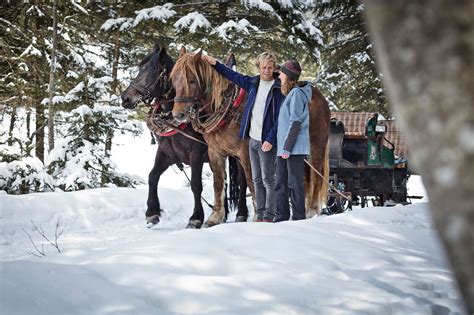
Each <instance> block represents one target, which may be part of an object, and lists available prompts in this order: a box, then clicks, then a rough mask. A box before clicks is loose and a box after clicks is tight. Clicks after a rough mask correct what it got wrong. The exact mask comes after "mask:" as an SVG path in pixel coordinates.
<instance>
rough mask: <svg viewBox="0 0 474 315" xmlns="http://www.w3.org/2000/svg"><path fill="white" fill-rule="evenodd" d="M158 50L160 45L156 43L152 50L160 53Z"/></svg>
mask: <svg viewBox="0 0 474 315" xmlns="http://www.w3.org/2000/svg"><path fill="white" fill-rule="evenodd" d="M160 49H161V47H160V44H158V42H156V43H155V47H153V50H156V51H160Z"/></svg>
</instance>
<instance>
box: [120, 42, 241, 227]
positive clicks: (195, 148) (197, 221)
mask: <svg viewBox="0 0 474 315" xmlns="http://www.w3.org/2000/svg"><path fill="white" fill-rule="evenodd" d="M173 66H174V61H173V60H172V59H171V57H170V56H169V55H168V54H167V53H166V50H165V49H164V48H160V46H159V45H156V46H155V47H154V49H153V51H152V52H151V53H150V54H148V55H147V56H146V57H145V58H144V59H143V60H142V61H141V62H140V64H139V73H138V75H137V77H136V78H135V79H134V80H133V81H132V83H131V84H130V86H129V87H128V88H127V89H126V90H125V91H124V92H123V93H122V95H121V97H122V106H123V107H125V108H134V107H135V106H136V105H137V104H138V103H139V102H140V101H143V102H145V103H147V104H149V103H150V102H151V101H152V100H153V99H154V100H155V102H157V101H158V102H159V104H160V111H161V112H162V113H164V114H166V113H169V114H170V115H171V110H172V108H173V97H174V96H175V92H174V89H173V87H172V85H171V83H170V81H169V76H170V72H171V70H172V69H173ZM183 131H184V132H185V133H186V134H188V135H190V136H192V137H194V138H196V139H200V140H202V139H203V138H202V136H201V135H200V134H198V133H196V132H195V131H194V130H193V129H192V127H191V126H189V125H188V126H186V128H185V129H184V130H183ZM155 136H156V137H157V139H158V150H157V152H156V157H155V163H154V166H153V169H152V170H151V172H150V174H149V177H148V200H147V211H146V220H147V222H149V223H151V224H156V223H158V222H159V218H160V214H161V211H162V210H161V207H160V201H159V199H158V181H159V180H160V176H161V174H163V172H164V171H165V170H166V169H167V168H168V167H169V166H170V165H173V164H179V163H185V164H187V165H190V166H191V189H192V192H193V194H194V210H193V214H192V216H191V217H190V218H189V223H188V226H187V227H188V228H200V227H201V225H202V224H203V222H204V211H203V207H202V203H201V193H202V168H203V163H204V162H208V153H207V146H206V145H205V144H203V143H201V142H198V141H195V140H193V139H191V138H189V137H187V136H185V135H183V134H181V133H176V134H174V135H172V136H160V135H155ZM239 182H240V185H241V194H240V195H242V194H245V190H246V186H245V185H246V183H245V180H243V183H242V176H240V178H239ZM238 208H239V211H238V212H237V221H245V220H246V219H247V216H248V209H247V205H246V201H245V196H244V197H243V198H242V197H240V198H239V204H238Z"/></svg>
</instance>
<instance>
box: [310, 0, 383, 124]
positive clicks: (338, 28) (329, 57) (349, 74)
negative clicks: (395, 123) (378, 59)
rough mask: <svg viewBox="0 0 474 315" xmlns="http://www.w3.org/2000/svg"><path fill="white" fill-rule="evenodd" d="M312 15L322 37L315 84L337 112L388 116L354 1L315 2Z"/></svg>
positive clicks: (369, 44)
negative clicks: (317, 84)
mask: <svg viewBox="0 0 474 315" xmlns="http://www.w3.org/2000/svg"><path fill="white" fill-rule="evenodd" d="M316 2H317V5H316V7H317V8H316V10H315V11H314V12H315V14H316V15H317V16H318V17H319V19H318V21H319V23H320V24H319V26H320V29H321V31H322V33H323V34H324V42H325V43H324V48H322V49H321V68H320V70H319V73H318V78H317V81H318V82H319V83H320V85H321V87H322V90H323V91H324V94H325V95H326V96H327V97H328V98H329V99H330V100H331V101H332V102H333V104H334V105H335V106H336V108H337V109H338V110H346V111H372V112H380V113H382V114H384V115H388V116H389V112H388V111H389V110H388V101H387V98H386V96H385V92H384V90H383V87H382V83H381V75H380V74H379V73H378V72H377V69H376V67H375V59H374V50H373V47H372V43H371V41H370V38H369V36H368V33H367V30H366V25H365V21H364V16H363V11H364V6H363V5H362V4H359V3H358V1H356V0H330V1H327V0H318V1H316Z"/></svg>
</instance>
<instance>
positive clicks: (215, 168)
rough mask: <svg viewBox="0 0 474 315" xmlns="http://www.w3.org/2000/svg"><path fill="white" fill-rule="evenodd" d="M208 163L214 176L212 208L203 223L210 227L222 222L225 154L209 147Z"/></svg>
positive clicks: (223, 212) (223, 216)
mask: <svg viewBox="0 0 474 315" xmlns="http://www.w3.org/2000/svg"><path fill="white" fill-rule="evenodd" d="M209 164H210V166H211V169H212V173H213V177H214V209H212V213H211V215H210V216H209V218H208V219H207V221H206V223H205V224H204V226H205V227H211V226H214V225H217V224H220V223H222V222H224V218H225V211H224V179H225V156H222V155H220V154H219V152H217V151H216V150H215V149H212V148H211V147H209Z"/></svg>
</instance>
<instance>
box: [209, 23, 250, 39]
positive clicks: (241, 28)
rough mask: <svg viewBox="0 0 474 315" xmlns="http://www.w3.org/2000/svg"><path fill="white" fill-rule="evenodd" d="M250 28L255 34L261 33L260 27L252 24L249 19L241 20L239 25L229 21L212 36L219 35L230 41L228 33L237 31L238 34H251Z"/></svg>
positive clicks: (214, 31)
mask: <svg viewBox="0 0 474 315" xmlns="http://www.w3.org/2000/svg"><path fill="white" fill-rule="evenodd" d="M249 28H251V29H252V30H254V31H255V32H258V31H259V29H258V27H256V26H254V25H252V24H250V22H249V21H248V20H247V19H241V20H239V21H238V22H237V23H236V22H235V21H233V20H229V21H227V22H224V23H222V24H221V25H220V26H219V27H217V28H216V29H215V30H213V31H212V32H211V34H214V33H217V34H218V35H219V37H221V38H223V39H225V40H228V38H227V36H228V34H227V32H229V31H231V30H232V29H235V31H236V32H241V33H246V34H250V31H249Z"/></svg>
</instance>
